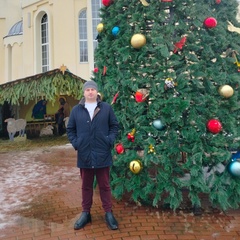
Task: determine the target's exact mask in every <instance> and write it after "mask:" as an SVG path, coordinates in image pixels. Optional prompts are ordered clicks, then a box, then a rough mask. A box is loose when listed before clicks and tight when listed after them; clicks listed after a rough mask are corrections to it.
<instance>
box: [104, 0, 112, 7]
mask: <svg viewBox="0 0 240 240" xmlns="http://www.w3.org/2000/svg"><path fill="white" fill-rule="evenodd" d="M112 2H113V1H112V0H102V4H103V5H104V6H106V7H108V6H110V5H111V4H112Z"/></svg>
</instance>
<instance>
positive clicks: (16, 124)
mask: <svg viewBox="0 0 240 240" xmlns="http://www.w3.org/2000/svg"><path fill="white" fill-rule="evenodd" d="M4 122H6V123H7V131H8V136H9V139H10V140H11V141H13V140H14V136H15V134H16V132H19V136H20V137H24V134H25V128H26V125H27V121H26V120H25V119H22V118H20V119H17V120H15V119H14V118H7V119H6V120H5V121H4Z"/></svg>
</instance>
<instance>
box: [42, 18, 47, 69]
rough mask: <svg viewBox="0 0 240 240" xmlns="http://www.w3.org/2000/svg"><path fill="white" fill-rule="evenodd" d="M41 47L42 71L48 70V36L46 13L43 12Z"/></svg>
mask: <svg viewBox="0 0 240 240" xmlns="http://www.w3.org/2000/svg"><path fill="white" fill-rule="evenodd" d="M41 47H42V72H47V71H48V70H49V36H48V16H47V14H44V15H43V17H42V19H41Z"/></svg>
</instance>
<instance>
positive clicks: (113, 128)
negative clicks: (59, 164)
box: [67, 81, 119, 230]
mask: <svg viewBox="0 0 240 240" xmlns="http://www.w3.org/2000/svg"><path fill="white" fill-rule="evenodd" d="M83 91H84V97H83V98H82V99H81V101H80V102H79V104H78V105H76V106H74V107H73V109H72V111H71V114H70V117H69V122H68V126H67V135H68V139H69V141H70V142H71V144H72V146H73V147H74V149H75V150H77V153H78V154H77V166H78V167H79V168H80V174H81V178H82V214H81V216H80V218H79V219H78V220H77V221H76V223H75V225H74V229H75V230H78V229H81V228H83V227H84V226H85V225H86V224H87V223H89V222H91V214H90V209H91V206H92V202H93V182H94V176H95V175H96V179H97V182H98V186H99V191H100V197H101V201H102V207H103V209H104V211H105V220H106V223H107V225H108V227H109V228H110V229H112V230H116V229H118V223H117V221H116V219H115V218H114V216H113V213H112V200H111V198H112V195H111V188H110V182H109V180H110V176H109V172H110V166H111V165H112V155H111V149H112V147H113V145H114V141H115V139H116V137H117V134H118V128H119V125H118V121H117V118H116V116H115V114H114V112H113V109H112V107H111V105H109V104H108V103H106V102H102V101H101V99H100V97H99V95H98V87H97V84H96V82H94V81H87V82H86V83H85V84H84V85H83Z"/></svg>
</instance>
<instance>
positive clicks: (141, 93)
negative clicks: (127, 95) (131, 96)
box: [135, 88, 149, 102]
mask: <svg viewBox="0 0 240 240" xmlns="http://www.w3.org/2000/svg"><path fill="white" fill-rule="evenodd" d="M148 94H149V91H148V90H147V89H145V88H141V89H138V90H137V92H136V93H135V100H136V102H144V101H146V99H147V97H148Z"/></svg>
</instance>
